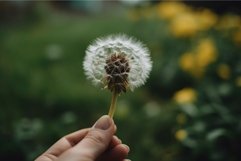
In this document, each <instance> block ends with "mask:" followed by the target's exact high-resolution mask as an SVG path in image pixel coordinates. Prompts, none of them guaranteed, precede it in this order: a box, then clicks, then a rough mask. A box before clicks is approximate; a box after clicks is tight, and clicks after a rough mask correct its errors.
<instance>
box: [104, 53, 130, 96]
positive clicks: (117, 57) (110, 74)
mask: <svg viewBox="0 0 241 161" xmlns="http://www.w3.org/2000/svg"><path fill="white" fill-rule="evenodd" d="M105 71H106V73H107V77H106V84H107V87H108V89H109V90H110V91H111V92H116V93H121V92H126V90H127V86H128V81H127V78H128V73H129V72H130V67H129V63H128V60H127V59H126V58H125V56H124V55H123V54H113V55H111V57H110V58H109V59H107V60H106V66H105Z"/></svg>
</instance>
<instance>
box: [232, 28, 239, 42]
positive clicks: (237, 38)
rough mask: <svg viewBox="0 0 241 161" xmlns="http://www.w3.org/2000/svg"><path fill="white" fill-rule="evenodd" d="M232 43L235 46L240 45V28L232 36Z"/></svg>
mask: <svg viewBox="0 0 241 161" xmlns="http://www.w3.org/2000/svg"><path fill="white" fill-rule="evenodd" d="M233 41H234V42H235V43H236V44H237V45H241V27H239V29H238V30H237V31H236V32H235V33H234V34H233Z"/></svg>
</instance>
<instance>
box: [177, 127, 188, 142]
mask: <svg viewBox="0 0 241 161" xmlns="http://www.w3.org/2000/svg"><path fill="white" fill-rule="evenodd" d="M187 135H188V133H187V131H186V130H183V129H180V130H178V131H176V133H175V138H176V139H177V140H179V141H183V140H184V139H186V138H187Z"/></svg>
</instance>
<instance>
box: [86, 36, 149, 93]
mask: <svg viewBox="0 0 241 161" xmlns="http://www.w3.org/2000/svg"><path fill="white" fill-rule="evenodd" d="M83 66H84V70H85V74H86V76H87V78H88V79H89V80H91V81H92V82H93V83H94V84H95V85H100V86H104V87H107V88H108V89H109V90H111V91H113V90H115V91H117V93H120V92H125V91H126V90H127V88H129V89H131V90H134V89H135V88H136V87H139V86H141V85H143V84H144V83H145V82H146V79H147V78H148V77H149V73H150V71H151V68H152V62H151V60H150V56H149V50H148V49H147V48H146V47H145V45H144V44H142V43H141V42H140V41H137V40H135V39H134V38H132V37H128V36H126V35H110V36H107V37H103V38H98V39H97V40H96V41H95V42H93V43H92V44H90V45H89V47H88V48H87V50H86V56H85V59H84V64H83Z"/></svg>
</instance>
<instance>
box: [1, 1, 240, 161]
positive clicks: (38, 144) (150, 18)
mask: <svg viewBox="0 0 241 161" xmlns="http://www.w3.org/2000/svg"><path fill="white" fill-rule="evenodd" d="M161 5H162V4H160V5H157V7H147V8H141V9H132V10H131V12H130V11H129V17H127V16H126V14H123V13H122V14H120V15H99V16H88V17H84V16H83V17H78V16H70V15H64V14H59V13H56V12H54V11H51V10H50V11H48V13H49V16H47V17H46V15H45V14H44V15H45V16H39V19H38V21H36V22H33V23H31V24H28V23H26V24H18V25H16V26H11V27H7V26H1V28H0V34H1V37H0V89H1V90H0V122H1V126H0V138H1V139H0V140H1V145H0V160H22V161H24V160H26V161H27V160H33V159H34V158H35V157H36V156H38V155H39V154H41V153H42V152H43V151H44V150H46V149H47V148H48V147H49V146H50V145H52V144H53V143H54V142H55V141H56V140H58V139H59V138H60V137H62V136H63V135H65V134H68V133H70V132H72V131H76V130H78V129H80V128H85V127H89V126H91V125H92V124H93V123H94V121H95V120H96V119H97V118H98V117H99V116H101V115H103V114H106V113H107V112H108V106H109V101H110V98H111V95H110V93H109V92H108V91H105V90H99V89H97V88H95V87H93V86H92V85H91V83H90V82H88V81H87V80H86V78H85V76H84V73H83V69H82V61H83V57H84V54H85V49H86V47H87V46H88V44H89V43H90V42H91V41H93V40H94V39H95V38H96V37H99V36H104V35H107V34H112V33H126V34H129V35H132V36H135V37H137V38H138V39H140V40H142V41H143V42H144V43H146V44H147V46H148V47H149V48H150V51H151V54H152V55H151V56H152V60H153V71H152V73H151V76H150V78H149V79H148V82H147V84H146V85H145V86H144V87H141V88H139V89H137V90H135V91H134V92H128V93H127V94H123V95H121V96H120V98H119V100H118V104H117V112H116V115H115V118H114V119H115V121H116V124H117V126H118V131H117V135H118V136H119V137H120V138H121V139H122V140H123V142H124V143H126V144H128V145H129V146H130V148H131V153H130V159H132V160H138V161H145V160H151V161H160V160H163V161H181V160H193V161H199V160H200V161H201V160H202V161H203V160H207V161H222V160H232V161H239V160H240V159H241V156H240V153H239V149H240V148H241V147H240V145H241V137H240V136H241V122H240V118H241V109H240V104H241V100H240V95H241V90H240V88H241V66H240V65H241V48H240V46H241V45H240V41H241V40H240V39H239V37H238V36H237V35H238V32H240V31H241V29H240V24H241V23H240V18H239V17H238V18H237V17H236V16H227V17H228V18H229V19H232V21H231V20H230V21H228V20H227V17H225V16H224V17H220V16H217V15H215V16H216V21H215V23H211V24H210V26H208V27H207V28H205V29H203V28H201V29H200V28H198V29H193V28H192V29H193V31H192V32H190V31H189V30H190V29H189V30H188V32H187V31H186V30H182V33H180V30H178V32H179V33H178V34H177V33H176V32H177V30H176V29H177V28H175V30H174V29H173V28H172V23H173V22H175V17H171V18H170V19H169V18H168V19H166V18H165V17H163V11H162V6H161ZM175 5H180V4H178V3H177V4H176V3H173V4H171V6H173V7H175ZM41 13H42V12H41ZM160 13H161V15H159V14H160ZM182 13H185V14H191V15H196V16H199V15H201V13H202V12H200V13H199V11H198V12H196V11H194V10H192V9H191V10H190V9H187V11H186V8H185V10H181V11H179V12H178V15H181V14H182ZM42 14H43V13H42ZM215 16H214V17H215ZM133 17H134V18H133ZM234 17H236V19H238V20H236V19H235V18H234ZM195 18H197V17H195ZM233 19H235V20H236V21H237V23H234V22H236V21H234V20H233ZM223 21H225V22H226V28H224V27H223V26H222V23H223ZM212 22H214V20H212ZM231 22H233V24H234V25H229V23H231ZM235 24H236V25H235ZM189 25H191V24H189ZM187 26H188V25H187ZM228 26H229V27H228ZM199 27H200V26H199ZM185 32H186V33H185ZM185 34H186V35H185ZM235 35H236V36H235ZM205 54H206V55H205ZM13 154H14V155H13Z"/></svg>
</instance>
